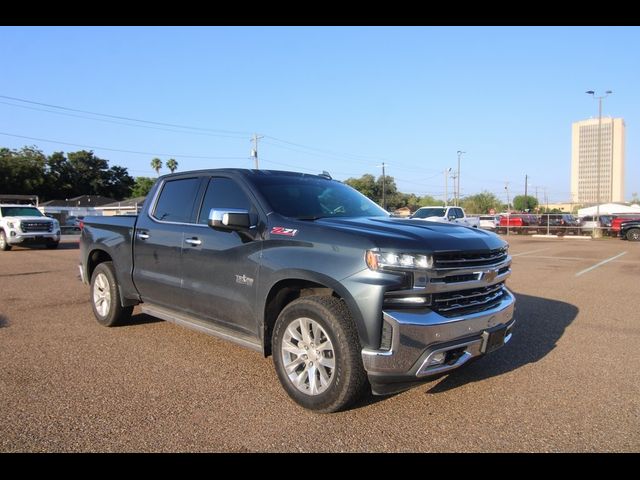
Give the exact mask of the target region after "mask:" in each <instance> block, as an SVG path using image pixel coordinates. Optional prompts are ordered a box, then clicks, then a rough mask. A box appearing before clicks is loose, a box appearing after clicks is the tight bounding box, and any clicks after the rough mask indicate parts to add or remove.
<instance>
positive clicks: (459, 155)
mask: <svg viewBox="0 0 640 480" xmlns="http://www.w3.org/2000/svg"><path fill="white" fill-rule="evenodd" d="M463 153H467V152H463V151H461V150H458V174H457V175H456V178H457V183H458V186H457V188H456V207H458V206H459V204H458V202H459V200H460V157H461V156H462V154H463Z"/></svg>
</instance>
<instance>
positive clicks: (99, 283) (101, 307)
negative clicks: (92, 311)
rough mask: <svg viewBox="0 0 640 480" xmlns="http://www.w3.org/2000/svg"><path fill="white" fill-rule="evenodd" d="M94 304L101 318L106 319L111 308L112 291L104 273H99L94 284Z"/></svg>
mask: <svg viewBox="0 0 640 480" xmlns="http://www.w3.org/2000/svg"><path fill="white" fill-rule="evenodd" d="M93 304H94V305H95V306H96V311H97V312H98V313H99V314H100V316H101V317H106V316H107V315H108V314H109V309H110V308H111V289H110V288H109V280H108V279H107V276H106V275H105V274H104V273H99V274H98V275H97V276H96V279H95V281H94V283H93Z"/></svg>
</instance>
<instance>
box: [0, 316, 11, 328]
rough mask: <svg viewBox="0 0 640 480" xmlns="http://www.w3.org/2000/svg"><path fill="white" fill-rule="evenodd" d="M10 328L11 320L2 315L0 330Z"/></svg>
mask: <svg viewBox="0 0 640 480" xmlns="http://www.w3.org/2000/svg"><path fill="white" fill-rule="evenodd" d="M8 326H9V319H8V318H7V317H5V316H4V315H0V328H2V327H8Z"/></svg>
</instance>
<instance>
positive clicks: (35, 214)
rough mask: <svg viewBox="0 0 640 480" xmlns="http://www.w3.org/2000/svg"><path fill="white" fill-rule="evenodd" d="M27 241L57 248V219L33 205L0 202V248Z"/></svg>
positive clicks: (8, 248)
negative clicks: (44, 213) (46, 214)
mask: <svg viewBox="0 0 640 480" xmlns="http://www.w3.org/2000/svg"><path fill="white" fill-rule="evenodd" d="M29 243H41V244H42V243H44V244H45V245H46V246H47V248H57V247H58V243H60V224H59V223H58V220H56V219H55V218H49V217H46V216H44V215H43V214H42V213H41V212H40V210H38V209H37V208H36V207H34V206H33V205H8V204H0V250H11V247H12V246H13V245H25V244H29Z"/></svg>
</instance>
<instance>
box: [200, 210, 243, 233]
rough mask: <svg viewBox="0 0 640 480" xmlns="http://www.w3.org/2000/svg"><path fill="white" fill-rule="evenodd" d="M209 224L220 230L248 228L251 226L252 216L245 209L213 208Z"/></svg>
mask: <svg viewBox="0 0 640 480" xmlns="http://www.w3.org/2000/svg"><path fill="white" fill-rule="evenodd" d="M207 225H209V227H211V228H215V229H220V230H248V229H249V228H251V217H250V216H249V211H248V210H245V209H240V208H212V209H211V210H210V211H209V219H208V221H207Z"/></svg>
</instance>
